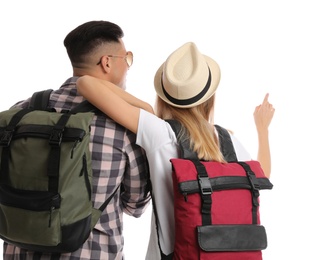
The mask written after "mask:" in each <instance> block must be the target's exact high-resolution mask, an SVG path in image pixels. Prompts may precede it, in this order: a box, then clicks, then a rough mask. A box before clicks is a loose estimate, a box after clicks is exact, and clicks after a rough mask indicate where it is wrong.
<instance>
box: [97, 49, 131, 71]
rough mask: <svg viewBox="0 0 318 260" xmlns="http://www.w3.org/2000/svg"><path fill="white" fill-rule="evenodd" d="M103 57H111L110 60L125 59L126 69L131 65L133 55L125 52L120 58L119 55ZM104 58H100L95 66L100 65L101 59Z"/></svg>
mask: <svg viewBox="0 0 318 260" xmlns="http://www.w3.org/2000/svg"><path fill="white" fill-rule="evenodd" d="M104 56H107V57H111V58H123V59H125V61H126V63H127V66H128V68H129V67H130V66H131V65H132V64H133V61H134V55H133V53H132V52H131V51H127V52H126V55H125V56H121V55H104ZM104 56H102V57H101V58H100V60H99V62H98V63H97V64H96V65H99V64H101V63H102V58H103V57H104Z"/></svg>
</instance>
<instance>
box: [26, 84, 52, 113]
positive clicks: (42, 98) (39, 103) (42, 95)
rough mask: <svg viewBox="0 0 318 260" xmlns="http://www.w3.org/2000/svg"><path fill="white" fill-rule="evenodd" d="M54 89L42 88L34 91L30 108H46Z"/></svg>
mask: <svg viewBox="0 0 318 260" xmlns="http://www.w3.org/2000/svg"><path fill="white" fill-rule="evenodd" d="M52 91H53V89H47V90H42V91H38V92H35V93H33V95H32V97H31V101H30V105H29V108H31V109H34V110H46V109H47V106H48V105H49V100H50V94H51V92H52Z"/></svg>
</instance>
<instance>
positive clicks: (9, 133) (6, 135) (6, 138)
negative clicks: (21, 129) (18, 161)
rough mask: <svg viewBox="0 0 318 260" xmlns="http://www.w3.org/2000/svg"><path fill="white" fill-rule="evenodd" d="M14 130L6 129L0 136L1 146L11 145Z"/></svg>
mask: <svg viewBox="0 0 318 260" xmlns="http://www.w3.org/2000/svg"><path fill="white" fill-rule="evenodd" d="M13 132H14V129H6V130H4V131H3V133H2V135H1V136H0V145H1V146H5V147H8V146H9V145H10V143H11V140H12V137H13Z"/></svg>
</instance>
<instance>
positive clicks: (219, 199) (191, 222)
mask: <svg viewBox="0 0 318 260" xmlns="http://www.w3.org/2000/svg"><path fill="white" fill-rule="evenodd" d="M168 122H169V123H170V125H171V126H172V128H173V130H174V131H175V133H176V136H177V138H178V142H179V145H180V147H181V158H180V159H171V163H172V169H173V185H174V211H175V247H174V253H173V258H172V255H171V256H168V257H167V258H166V259H175V260H187V259H189V260H196V259H201V260H205V259H213V260H214V259H222V260H249V259H252V260H259V259H262V251H261V250H263V249H265V248H266V247H267V237H266V230H265V228H264V227H263V226H262V225H261V224H260V216H259V191H260V190H261V189H272V187H273V185H272V184H271V182H270V181H269V179H268V178H267V177H266V176H265V175H264V173H263V170H262V168H261V166H260V164H259V162H258V161H247V162H241V161H237V158H236V154H235V151H234V147H233V144H232V141H231V137H230V135H229V133H228V131H227V130H225V129H224V128H222V127H220V126H217V125H216V126H215V127H216V129H217V131H218V134H219V142H220V148H221V151H222V153H223V155H224V157H225V159H226V160H227V162H228V163H219V162H213V161H208V162H205V161H200V160H199V159H198V158H197V155H196V153H194V152H192V151H191V149H189V142H188V140H185V139H184V140H180V138H179V136H178V133H179V132H180V129H181V125H180V124H179V123H178V122H177V121H173V120H171V121H168ZM162 259H165V257H163V258H162Z"/></svg>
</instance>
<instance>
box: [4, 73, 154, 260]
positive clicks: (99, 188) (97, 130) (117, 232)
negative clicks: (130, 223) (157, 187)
mask: <svg viewBox="0 0 318 260" xmlns="http://www.w3.org/2000/svg"><path fill="white" fill-rule="evenodd" d="M76 80H77V77H72V78H70V79H68V80H67V81H66V82H65V83H64V84H63V85H62V86H61V88H60V89H59V90H56V91H53V92H52V94H51V99H50V107H54V108H55V109H56V110H57V111H61V109H70V108H72V107H74V106H75V105H77V104H78V103H80V102H81V101H83V97H82V96H80V95H79V94H78V93H77V89H76ZM28 104H29V99H28V100H25V101H23V102H19V103H17V104H16V105H15V106H18V107H27V106H28ZM135 140H136V136H135V134H133V133H131V132H130V131H128V130H126V129H125V128H123V127H122V126H121V125H119V124H117V123H115V122H114V121H113V120H111V119H110V118H108V117H107V116H105V115H104V114H101V113H97V115H95V117H94V120H93V123H92V125H91V142H90V149H91V151H92V167H93V196H92V200H93V203H94V206H95V207H99V206H100V205H101V204H102V203H103V202H104V201H105V200H106V199H107V198H108V197H109V196H110V195H111V194H112V193H113V192H114V191H115V189H116V187H117V186H118V185H121V186H122V187H121V189H120V190H121V192H120V191H119V190H118V192H117V193H116V194H115V196H114V198H113V199H112V200H111V201H110V203H109V204H108V206H107V207H106V209H105V210H104V212H103V214H102V216H101V218H100V220H99V221H98V223H97V225H96V226H95V228H94V229H93V231H92V232H91V234H90V236H89V238H88V239H87V241H86V242H85V243H84V244H83V246H82V247H81V248H80V249H78V250H77V251H75V252H73V253H67V254H61V255H48V254H44V253H43V254H42V253H34V252H30V251H26V250H24V249H21V248H18V247H15V246H13V245H10V244H7V243H4V248H3V252H4V254H3V259H4V260H9V259H10V260H11V259H19V260H22V259H26V260H31V259H32V260H35V259H41V260H42V259H61V260H63V259H72V260H76V259H81V260H83V259H90V260H92V259H109V260H115V259H123V244H124V243H123V242H124V239H123V225H122V224H123V223H122V222H123V212H125V213H127V214H128V215H131V216H134V217H139V216H140V215H141V214H142V213H143V212H144V211H145V209H146V207H147V206H148V204H149V201H150V196H149V193H147V185H146V184H147V181H146V180H147V174H148V167H147V161H146V160H147V159H146V157H145V154H144V151H143V150H142V149H141V148H140V147H139V146H137V145H136V144H135Z"/></svg>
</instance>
